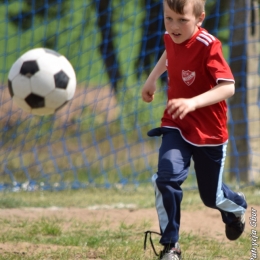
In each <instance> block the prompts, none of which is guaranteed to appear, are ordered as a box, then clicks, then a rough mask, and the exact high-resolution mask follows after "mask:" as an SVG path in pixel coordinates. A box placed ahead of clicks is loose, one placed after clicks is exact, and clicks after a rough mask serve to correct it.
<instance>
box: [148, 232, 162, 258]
mask: <svg viewBox="0 0 260 260" xmlns="http://www.w3.org/2000/svg"><path fill="white" fill-rule="evenodd" d="M144 234H145V236H144V250H146V244H147V237H148V235H150V237H149V240H150V244H151V246H152V249H153V252H154V254H155V255H156V256H159V254H158V253H157V252H156V250H155V247H154V245H153V240H152V234H156V235H159V236H161V234H160V233H158V232H154V231H149V230H148V231H145V232H144Z"/></svg>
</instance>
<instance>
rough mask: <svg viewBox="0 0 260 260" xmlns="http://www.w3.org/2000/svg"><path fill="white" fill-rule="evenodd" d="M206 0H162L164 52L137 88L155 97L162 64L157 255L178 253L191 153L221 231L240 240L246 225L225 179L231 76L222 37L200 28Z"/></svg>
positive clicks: (242, 207)
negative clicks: (164, 95)
mask: <svg viewBox="0 0 260 260" xmlns="http://www.w3.org/2000/svg"><path fill="white" fill-rule="evenodd" d="M204 7H205V0H164V22H165V29H166V33H165V35H164V41H165V49H166V50H165V52H164V53H163V55H162V56H161V58H160V60H159V61H158V63H157V64H156V66H155V67H154V69H153V70H152V72H151V74H150V75H149V77H148V79H147V81H146V82H145V84H144V86H143V89H142V98H143V100H144V101H145V102H151V101H152V100H153V99H154V94H155V91H156V80H157V79H158V78H159V77H160V75H161V74H162V73H163V72H165V71H166V70H167V72H168V103H167V106H166V109H165V111H164V114H163V117H162V122H161V127H159V128H156V129H153V130H151V131H149V132H148V136H161V135H162V144H161V147H160V150H159V162H158V172H157V174H154V176H153V177H152V181H153V184H154V188H155V195H156V209H157V213H158V218H159V224H160V230H161V235H162V237H161V240H160V243H161V244H162V245H163V246H164V249H163V250H162V252H161V254H160V259H163V260H169V259H171V260H174V259H176V260H177V259H181V250H180V246H179V244H178V240H179V228H180V214H181V212H180V211H181V209H180V204H181V200H182V189H181V184H182V183H183V182H184V180H185V179H186V178H187V174H188V170H189V166H190V161H191V158H193V161H194V168H195V172H196V177H197V183H198V189H199V193H200V197H201V199H202V201H203V203H204V204H205V205H206V206H208V207H210V208H213V209H217V210H219V211H220V213H221V215H222V220H223V222H224V223H225V225H226V228H225V229H226V236H227V238H228V239H230V240H235V239H237V238H238V237H239V236H240V235H241V234H242V233H243V231H244V228H245V211H246V208H247V204H246V201H245V197H244V195H243V194H242V193H236V192H233V191H232V190H230V189H229V188H228V187H227V186H226V185H225V184H224V183H223V182H222V174H223V168H224V161H225V157H226V148H227V142H228V131H227V115H226V114H227V105H226V102H225V99H227V98H229V97H231V96H232V95H233V94H234V77H233V75H232V73H231V70H230V68H229V66H228V64H227V62H226V61H225V60H224V58H223V54H222V49H221V43H220V41H219V40H218V39H217V38H215V37H214V36H212V35H210V34H209V33H208V32H207V31H206V30H205V29H202V28H201V27H200V26H201V24H202V22H203V20H204V18H205V11H204Z"/></svg>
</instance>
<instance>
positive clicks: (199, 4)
mask: <svg viewBox="0 0 260 260" xmlns="http://www.w3.org/2000/svg"><path fill="white" fill-rule="evenodd" d="M164 2H165V3H167V4H168V6H169V7H170V9H171V10H173V11H174V12H175V13H178V14H183V9H184V6H185V5H186V4H188V3H189V2H191V3H192V4H193V13H194V15H195V17H199V16H200V15H201V13H202V12H205V4H206V0H164Z"/></svg>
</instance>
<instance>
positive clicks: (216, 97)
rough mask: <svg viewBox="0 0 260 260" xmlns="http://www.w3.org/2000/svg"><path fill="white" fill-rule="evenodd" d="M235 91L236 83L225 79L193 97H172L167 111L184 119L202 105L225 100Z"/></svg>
mask: <svg viewBox="0 0 260 260" xmlns="http://www.w3.org/2000/svg"><path fill="white" fill-rule="evenodd" d="M234 93H235V85H234V83H233V82H229V81H224V82H221V83H219V84H218V85H216V86H215V87H214V88H212V89H210V90H209V91H207V92H205V93H202V94H200V95H198V96H195V97H193V98H189V99H186V98H178V99H171V100H169V102H168V104H167V111H168V113H169V114H171V115H172V118H173V119H175V118H177V117H179V118H180V119H183V118H184V117H185V116H186V115H187V114H188V113H189V112H191V111H194V110H196V109H198V108H201V107H206V106H209V105H213V104H216V103H218V102H220V101H222V100H225V99H227V98H229V97H231V96H233V95H234Z"/></svg>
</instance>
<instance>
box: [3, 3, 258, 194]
mask: <svg viewBox="0 0 260 260" xmlns="http://www.w3.org/2000/svg"><path fill="white" fill-rule="evenodd" d="M259 6H260V3H259V1H254V0H243V1H242V0H236V1H235V0H225V1H224V0H214V1H213V0H208V1H207V4H206V14H207V18H206V20H205V22H204V24H203V27H204V28H206V29H207V30H208V31H209V32H210V33H211V34H213V35H215V36H216V37H218V38H219V39H220V40H221V41H222V44H223V53H224V56H225V58H226V60H227V61H228V63H229V64H230V67H231V69H232V71H233V74H234V76H235V80H236V94H235V95H234V96H233V97H232V98H230V99H229V100H228V106H229V114H228V117H229V123H228V127H229V133H230V138H229V146H228V156H227V160H226V166H225V181H226V182H227V183H228V184H229V185H231V186H240V187H241V186H248V185H256V184H259V183H260V80H259V77H260V69H259V54H260V51H259V50H260V49H259V48H260V46H259V45H260V44H259V42H260V41H259V33H260V29H259V28H260V27H259ZM0 32H1V33H0V57H1V63H0V103H1V104H0V124H1V127H0V190H12V191H19V190H29V191H32V190H39V189H42V190H64V189H80V188H87V187H90V186H95V187H107V188H109V187H113V186H115V187H124V186H125V185H132V186H138V185H140V184H142V183H148V182H150V178H151V176H152V174H153V173H154V172H155V171H156V168H157V153H158V149H159V145H160V138H152V139H151V138H148V137H147V135H146V133H147V131H148V130H150V129H151V128H154V127H158V126H159V125H160V120H161V116H162V113H163V111H164V108H165V103H166V90H167V75H166V74H164V75H162V77H161V79H160V80H159V81H158V91H157V93H156V97H155V100H154V101H153V102H152V103H151V104H146V103H144V102H143V101H142V99H141V96H140V93H141V88H142V85H143V83H144V82H145V80H146V77H147V76H148V74H149V73H150V71H151V69H152V68H153V67H154V65H155V64H156V62H157V60H158V59H159V57H160V55H161V54H162V52H163V50H164V46H163V35H164V24H163V7H162V1H155V0H129V1H119V0H107V1H100V0H95V1H91V0H82V1H76V0H37V1H36V0H10V1H7V0H0ZM36 47H46V48H50V49H53V50H56V51H58V52H59V53H61V54H62V55H64V56H66V57H67V58H68V60H69V61H70V62H71V63H72V65H73V67H74V69H75V71H76V74H77V81H78V85H77V90H76V93H75V96H74V99H73V100H72V101H71V102H70V103H69V104H67V105H66V106H65V107H64V108H63V109H62V110H60V111H58V112H57V113H55V114H54V115H51V116H42V117H39V116H33V115H30V114H28V113H26V112H24V111H22V110H21V109H20V108H18V107H17V106H16V105H15V104H14V103H13V101H12V100H11V97H10V95H9V93H8V90H7V81H8V72H9V69H10V67H11V66H12V64H13V63H14V62H15V60H16V59H17V58H19V57H20V56H21V55H22V54H23V53H25V52H26V51H28V50H30V49H33V48H36ZM196 185H197V184H196V178H195V175H194V171H193V168H192V167H191V170H190V174H189V178H188V179H187V181H186V183H185V184H184V188H186V189H193V188H196Z"/></svg>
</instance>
